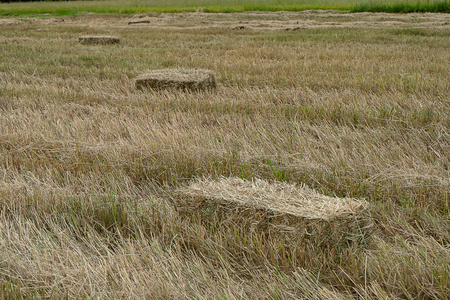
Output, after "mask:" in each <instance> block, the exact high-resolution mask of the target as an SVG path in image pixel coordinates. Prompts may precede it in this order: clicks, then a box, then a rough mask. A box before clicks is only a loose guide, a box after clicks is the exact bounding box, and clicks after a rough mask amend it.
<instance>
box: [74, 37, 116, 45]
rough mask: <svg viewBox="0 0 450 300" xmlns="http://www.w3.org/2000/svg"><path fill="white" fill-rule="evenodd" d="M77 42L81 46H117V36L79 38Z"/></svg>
mask: <svg viewBox="0 0 450 300" xmlns="http://www.w3.org/2000/svg"><path fill="white" fill-rule="evenodd" d="M78 41H79V42H80V43H81V44H83V45H113V44H119V43H120V38H119V37H117V36H80V37H79V38H78Z"/></svg>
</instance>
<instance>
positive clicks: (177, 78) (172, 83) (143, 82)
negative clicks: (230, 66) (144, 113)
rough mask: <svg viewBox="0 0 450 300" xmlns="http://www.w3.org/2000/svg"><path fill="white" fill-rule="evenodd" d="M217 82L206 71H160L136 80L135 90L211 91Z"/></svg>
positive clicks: (146, 74)
mask: <svg viewBox="0 0 450 300" xmlns="http://www.w3.org/2000/svg"><path fill="white" fill-rule="evenodd" d="M216 87H217V81H216V78H215V75H214V73H213V72H211V71H208V70H185V69H162V70H153V71H150V72H148V73H145V74H142V75H140V76H139V77H137V78H136V88H137V89H141V90H142V89H154V90H161V89H181V90H190V91H204V90H213V89H215V88H216Z"/></svg>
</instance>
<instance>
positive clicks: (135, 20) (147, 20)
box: [128, 18, 152, 25]
mask: <svg viewBox="0 0 450 300" xmlns="http://www.w3.org/2000/svg"><path fill="white" fill-rule="evenodd" d="M151 22H152V19H151V18H133V19H131V20H129V21H128V25H133V24H148V23H151Z"/></svg>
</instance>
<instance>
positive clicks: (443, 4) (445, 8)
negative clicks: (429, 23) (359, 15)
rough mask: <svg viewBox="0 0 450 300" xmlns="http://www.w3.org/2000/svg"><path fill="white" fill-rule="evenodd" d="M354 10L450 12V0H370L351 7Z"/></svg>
mask: <svg viewBox="0 0 450 300" xmlns="http://www.w3.org/2000/svg"><path fill="white" fill-rule="evenodd" d="M351 11H352V12H387V13H413V12H434V13H450V1H448V0H444V1H424V2H422V1H418V2H409V1H406V2H403V1H402V2H368V3H362V4H358V5H356V6H355V7H353V8H352V9H351Z"/></svg>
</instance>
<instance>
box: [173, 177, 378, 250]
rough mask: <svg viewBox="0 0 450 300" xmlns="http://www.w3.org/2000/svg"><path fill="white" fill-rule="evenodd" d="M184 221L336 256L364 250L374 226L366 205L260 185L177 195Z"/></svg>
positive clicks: (219, 184)
mask: <svg viewBox="0 0 450 300" xmlns="http://www.w3.org/2000/svg"><path fill="white" fill-rule="evenodd" d="M176 204H177V210H178V211H179V213H180V214H181V215H197V216H199V217H200V218H201V220H202V222H208V221H213V222H217V221H219V223H220V226H228V225H231V226H236V225H238V226H239V227H240V228H241V229H244V230H247V231H248V232H257V233H265V234H266V236H267V237H270V238H275V239H278V240H279V239H282V240H283V243H284V244H286V245H287V244H291V246H292V247H293V248H297V247H299V246H303V247H307V248H308V247H309V248H308V249H317V248H318V247H320V248H322V249H323V248H328V249H334V251H333V252H334V253H335V254H337V253H338V252H340V251H336V248H337V247H339V248H340V249H341V250H342V249H343V248H345V247H347V246H349V245H355V244H357V245H361V244H365V243H367V241H368V238H369V237H370V236H371V233H372V227H373V221H372V219H371V217H370V213H369V204H368V202H366V201H364V200H357V199H351V198H336V197H329V196H325V195H323V194H320V193H318V192H317V191H315V190H313V189H311V188H308V187H306V186H298V185H293V184H288V183H282V182H275V183H269V182H267V181H265V180H258V179H255V180H253V181H246V180H242V179H239V178H220V179H219V180H218V181H212V180H208V179H203V180H198V181H197V182H194V183H192V184H191V185H189V186H188V187H186V188H183V189H179V190H177V198H176Z"/></svg>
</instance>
